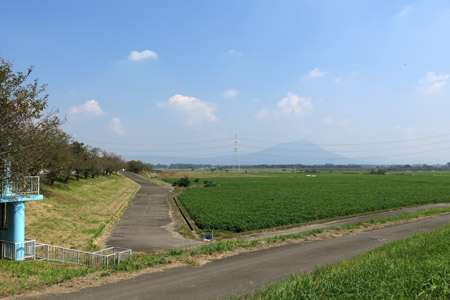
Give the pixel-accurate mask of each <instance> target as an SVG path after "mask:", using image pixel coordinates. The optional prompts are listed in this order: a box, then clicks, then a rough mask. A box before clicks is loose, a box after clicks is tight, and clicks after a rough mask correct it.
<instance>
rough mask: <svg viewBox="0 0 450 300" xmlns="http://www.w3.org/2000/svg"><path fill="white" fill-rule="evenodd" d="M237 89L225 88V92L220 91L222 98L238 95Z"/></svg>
mask: <svg viewBox="0 0 450 300" xmlns="http://www.w3.org/2000/svg"><path fill="white" fill-rule="evenodd" d="M239 93H240V92H239V90H237V89H227V90H226V91H225V92H223V93H222V97H224V98H233V97H236V96H237V95H239Z"/></svg>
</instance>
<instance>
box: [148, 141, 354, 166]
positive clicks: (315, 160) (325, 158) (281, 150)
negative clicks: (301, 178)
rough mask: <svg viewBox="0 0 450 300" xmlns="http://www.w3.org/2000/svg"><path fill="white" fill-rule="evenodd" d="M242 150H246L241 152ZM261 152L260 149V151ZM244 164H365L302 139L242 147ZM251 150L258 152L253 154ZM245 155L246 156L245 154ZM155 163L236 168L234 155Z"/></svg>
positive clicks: (158, 158) (164, 160)
mask: <svg viewBox="0 0 450 300" xmlns="http://www.w3.org/2000/svg"><path fill="white" fill-rule="evenodd" d="M241 149H242V150H241ZM258 149H260V150H258ZM239 150H240V151H239V152H240V153H239V163H240V165H260V164H267V165H279V164H303V165H322V164H327V163H329V164H361V163H362V162H360V161H356V160H354V159H351V158H348V157H345V156H342V155H339V154H336V153H334V152H330V151H327V150H325V149H324V148H322V147H319V146H317V145H315V144H313V143H310V142H308V141H305V140H298V141H295V142H290V143H283V144H279V145H276V146H273V147H269V148H266V149H264V147H261V146H258V147H253V146H246V145H244V144H243V145H241V146H239ZM251 150H257V151H255V152H252V153H249V152H250V151H251ZM244 152H245V153H244ZM148 162H149V163H152V164H158V163H160V164H173V163H183V164H211V165H232V164H233V155H222V156H215V157H207V158H206V157H205V158H183V159H176V158H169V157H164V156H161V157H157V158H156V157H155V158H154V159H151V160H150V161H148Z"/></svg>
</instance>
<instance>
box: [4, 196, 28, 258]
mask: <svg viewBox="0 0 450 300" xmlns="http://www.w3.org/2000/svg"><path fill="white" fill-rule="evenodd" d="M6 207H7V208H6V219H7V220H8V221H7V222H8V233H7V240H8V241H10V242H13V243H23V242H25V203H24V202H23V201H18V202H11V203H8V205H7V206H6ZM24 247H25V246H24V244H21V245H20V246H19V247H18V248H17V249H16V260H23V259H24V256H25V248H24Z"/></svg>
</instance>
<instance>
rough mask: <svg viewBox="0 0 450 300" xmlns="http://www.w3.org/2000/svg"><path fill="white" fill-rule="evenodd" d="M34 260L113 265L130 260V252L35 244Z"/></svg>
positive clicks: (116, 249) (121, 249) (129, 250)
mask: <svg viewBox="0 0 450 300" xmlns="http://www.w3.org/2000/svg"><path fill="white" fill-rule="evenodd" d="M35 251H36V253H35V258H36V259H39V260H46V261H57V262H62V263H71V264H79V265H84V266H101V265H114V264H119V263H120V262H122V261H124V260H126V259H129V258H131V254H132V250H131V249H123V248H115V247H111V248H107V249H103V250H100V251H97V252H87V251H80V250H75V249H70V248H64V247H59V246H54V245H48V244H40V243H36V249H35Z"/></svg>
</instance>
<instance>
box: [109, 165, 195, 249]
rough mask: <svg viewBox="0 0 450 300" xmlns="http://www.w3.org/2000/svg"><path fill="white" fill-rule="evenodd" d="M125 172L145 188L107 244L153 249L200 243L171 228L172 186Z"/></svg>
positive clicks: (122, 218) (128, 209) (123, 216)
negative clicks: (170, 197)
mask: <svg viewBox="0 0 450 300" xmlns="http://www.w3.org/2000/svg"><path fill="white" fill-rule="evenodd" d="M122 174H123V175H125V176H126V177H128V178H130V179H131V180H133V181H135V182H137V183H138V184H140V185H141V186H142V188H141V190H140V191H139V192H138V193H137V194H136V197H135V199H134V200H133V201H132V202H131V204H130V206H129V207H128V208H127V210H126V211H125V213H124V214H123V215H122V217H121V219H120V221H119V222H118V223H117V224H116V226H115V228H114V229H113V230H112V232H111V234H110V235H109V237H108V238H107V240H106V245H107V246H108V247H109V246H114V247H123V248H131V249H133V251H152V250H159V249H168V248H180V247H186V246H194V245H199V244H201V242H197V241H190V240H187V239H185V238H183V237H182V236H181V235H180V234H178V233H176V232H174V231H173V230H172V227H173V220H172V217H171V214H170V207H169V203H168V202H167V194H168V193H169V192H170V189H169V188H165V187H160V186H158V185H155V184H152V183H150V182H148V181H146V180H143V179H142V178H139V177H138V176H136V175H134V174H132V173H129V172H122Z"/></svg>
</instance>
